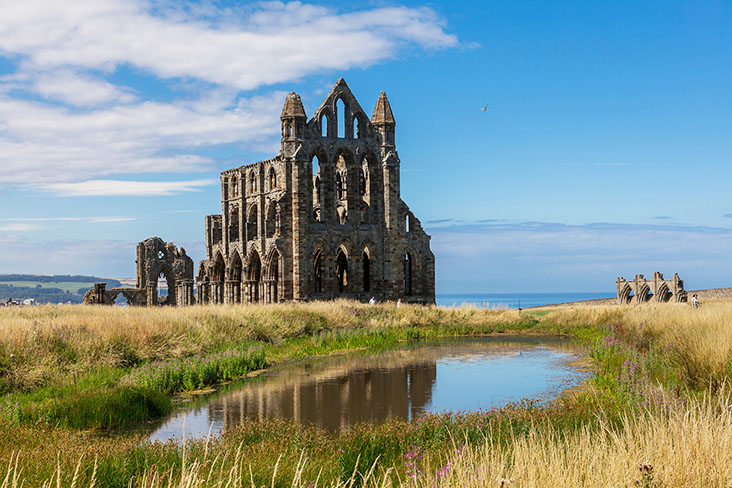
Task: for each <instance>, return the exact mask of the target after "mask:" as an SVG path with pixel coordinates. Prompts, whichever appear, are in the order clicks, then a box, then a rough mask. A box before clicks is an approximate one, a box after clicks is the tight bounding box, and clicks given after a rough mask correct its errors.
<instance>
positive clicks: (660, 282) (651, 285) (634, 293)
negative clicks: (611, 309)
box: [615, 271, 687, 303]
mask: <svg viewBox="0 0 732 488" xmlns="http://www.w3.org/2000/svg"><path fill="white" fill-rule="evenodd" d="M615 287H616V289H617V293H618V302H619V303H631V302H633V303H643V302H650V301H654V302H685V301H686V298H687V296H686V291H684V282H683V281H682V280H681V279H680V278H679V274H678V273H674V276H673V278H671V279H670V280H665V279H664V278H663V274H661V273H659V272H658V271H656V272H655V273H653V278H651V279H650V280H647V279H645V278H644V277H643V275H642V274H638V275H635V279H634V280H633V281H628V280H626V279H624V278H618V279H617V280H615Z"/></svg>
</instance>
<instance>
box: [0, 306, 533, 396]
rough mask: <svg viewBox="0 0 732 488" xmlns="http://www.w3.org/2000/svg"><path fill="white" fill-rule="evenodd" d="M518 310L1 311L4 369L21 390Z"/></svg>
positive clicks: (495, 317) (507, 317)
mask: <svg viewBox="0 0 732 488" xmlns="http://www.w3.org/2000/svg"><path fill="white" fill-rule="evenodd" d="M517 318H518V312H516V311H514V310H485V309H478V308H470V307H466V308H458V309H440V308H437V307H420V306H409V305H404V306H402V307H399V308H397V307H396V306H395V305H394V304H388V303H387V304H380V305H377V306H373V307H372V306H368V305H363V304H360V303H357V302H352V301H347V300H337V301H332V302H316V303H304V304H293V303H288V304H277V305H248V306H242V305H239V306H235V305H231V306H222V305H211V306H195V307H185V308H169V307H165V308H162V307H161V308H145V307H141V308H119V307H100V306H83V305H78V306H51V305H49V306H41V307H22V308H5V309H0V370H2V369H3V368H2V366H3V365H8V368H7V369H8V370H9V371H10V373H9V374H11V375H12V378H9V384H10V385H11V386H12V387H13V388H21V389H26V390H28V389H32V388H34V387H37V386H40V385H43V384H45V383H46V382H47V381H48V380H49V378H51V377H53V376H54V375H58V374H59V373H61V374H83V372H84V371H88V370H91V369H94V368H97V367H100V366H109V367H120V366H127V365H130V364H138V363H141V362H146V361H153V360H161V359H174V358H177V357H181V356H187V355H193V354H196V353H199V352H203V351H207V350H212V349H216V348H220V347H225V346H226V345H227V344H232V343H237V342H239V343H241V342H245V341H248V340H261V341H264V342H268V343H272V342H275V343H277V342H280V341H281V340H283V339H285V338H289V337H299V336H302V335H308V334H314V333H318V332H320V331H322V330H339V329H357V328H364V329H380V328H386V327H407V326H424V325H440V324H446V323H454V324H461V325H464V326H470V325H485V324H505V323H509V322H515V321H516V320H517Z"/></svg>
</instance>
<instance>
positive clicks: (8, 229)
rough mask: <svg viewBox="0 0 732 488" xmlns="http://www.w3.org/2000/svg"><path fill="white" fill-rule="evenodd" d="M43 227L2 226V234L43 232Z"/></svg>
mask: <svg viewBox="0 0 732 488" xmlns="http://www.w3.org/2000/svg"><path fill="white" fill-rule="evenodd" d="M42 228H43V227H41V226H40V225H35V224H6V225H0V232H29V231H34V230H41V229H42Z"/></svg>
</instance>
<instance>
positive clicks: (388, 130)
mask: <svg viewBox="0 0 732 488" xmlns="http://www.w3.org/2000/svg"><path fill="white" fill-rule="evenodd" d="M339 104H340V107H341V108H340V110H339ZM280 119H281V122H282V140H281V148H280V152H279V154H278V155H277V156H275V157H274V158H272V159H268V160H265V161H259V162H256V163H252V164H248V165H244V166H241V167H238V168H234V169H230V170H227V171H224V172H223V173H221V205H222V213H221V215H209V216H207V217H206V235H205V241H206V256H207V259H206V260H204V261H202V262H201V263H200V265H199V269H198V275H197V280H198V301H199V303H242V302H243V303H253V302H267V303H271V302H278V301H282V300H313V299H327V298H333V297H339V296H343V297H349V298H354V299H358V300H367V299H368V298H369V297H371V296H376V297H377V298H378V299H380V300H386V299H389V300H396V299H398V298H401V299H402V300H403V301H414V302H422V303H434V301H435V258H434V255H433V254H432V251H431V250H430V246H429V241H430V237H429V236H428V235H427V234H426V233H425V232H424V230H423V229H422V226H421V224H420V222H419V220H418V219H417V218H416V217H415V216H414V215H413V214H412V213H411V211H410V210H409V207H408V206H407V205H406V204H405V203H404V202H403V201H402V200H401V198H400V175H399V167H400V161H399V156H398V154H397V151H396V147H395V140H394V129H395V126H396V122H395V120H394V115H393V113H392V110H391V106H390V105H389V100H388V99H387V98H386V94H385V93H384V92H381V94H380V95H379V98H378V101H377V103H376V107H375V109H374V113H373V116H372V117H371V120H369V117H368V116H367V115H366V113H365V112H364V111H363V109H362V108H361V106H360V105H359V103H358V101H357V100H356V98H355V97H354V96H353V94H352V93H351V90H350V89H349V88H348V85H347V84H346V82H345V81H344V80H343V79H340V80H338V82H337V83H336V85H335V86H334V87H333V89H332V90H331V92H330V93H329V94H328V96H327V97H326V98H325V100H324V101H323V103H322V104H321V106H320V107H319V108H318V109H317V110H315V113H314V115H313V117H312V118H311V119H310V120H309V121H307V120H306V115H305V110H304V109H303V106H302V102H301V100H300V97H299V95H297V94H295V93H290V94H289V95H288V96H287V98H286V100H285V104H284V107H283V109H282V115H281V117H280Z"/></svg>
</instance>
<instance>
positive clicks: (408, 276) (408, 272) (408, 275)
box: [404, 252, 414, 296]
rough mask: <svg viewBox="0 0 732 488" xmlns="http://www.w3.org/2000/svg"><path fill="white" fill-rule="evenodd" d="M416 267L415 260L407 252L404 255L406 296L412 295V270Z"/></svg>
mask: <svg viewBox="0 0 732 488" xmlns="http://www.w3.org/2000/svg"><path fill="white" fill-rule="evenodd" d="M413 266H414V259H413V258H412V255H411V254H410V253H409V252H407V253H405V254H404V294H405V295H407V296H409V295H411V294H412V268H413Z"/></svg>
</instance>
